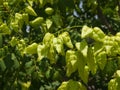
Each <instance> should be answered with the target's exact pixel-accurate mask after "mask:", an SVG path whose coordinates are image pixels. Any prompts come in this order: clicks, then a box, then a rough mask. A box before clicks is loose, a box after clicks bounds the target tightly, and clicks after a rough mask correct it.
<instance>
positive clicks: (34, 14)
mask: <svg viewBox="0 0 120 90" xmlns="http://www.w3.org/2000/svg"><path fill="white" fill-rule="evenodd" d="M25 11H26V12H27V13H28V14H30V15H32V16H37V13H36V12H35V11H34V9H33V8H32V7H31V6H27V7H26V8H25Z"/></svg>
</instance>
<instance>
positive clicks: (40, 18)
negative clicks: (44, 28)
mask: <svg viewBox="0 0 120 90" xmlns="http://www.w3.org/2000/svg"><path fill="white" fill-rule="evenodd" d="M43 20H44V18H43V17H37V18H36V19H34V20H33V21H31V22H30V25H32V26H33V27H36V26H39V25H40V24H41V23H42V22H43Z"/></svg>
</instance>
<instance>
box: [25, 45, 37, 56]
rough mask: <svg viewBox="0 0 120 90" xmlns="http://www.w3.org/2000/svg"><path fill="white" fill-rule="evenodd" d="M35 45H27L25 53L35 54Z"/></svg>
mask: <svg viewBox="0 0 120 90" xmlns="http://www.w3.org/2000/svg"><path fill="white" fill-rule="evenodd" d="M37 46H38V44H37V43H32V44H31V45H29V46H28V47H26V48H25V53H28V54H36V53H37Z"/></svg>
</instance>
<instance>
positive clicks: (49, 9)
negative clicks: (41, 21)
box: [45, 7, 54, 15]
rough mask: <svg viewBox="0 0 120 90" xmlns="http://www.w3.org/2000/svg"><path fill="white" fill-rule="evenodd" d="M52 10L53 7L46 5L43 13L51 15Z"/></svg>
mask: <svg viewBox="0 0 120 90" xmlns="http://www.w3.org/2000/svg"><path fill="white" fill-rule="evenodd" d="M53 12H54V10H53V8H51V7H47V8H46V9H45V13H46V14H48V15H52V14H53Z"/></svg>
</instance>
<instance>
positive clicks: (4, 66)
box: [0, 58, 6, 71]
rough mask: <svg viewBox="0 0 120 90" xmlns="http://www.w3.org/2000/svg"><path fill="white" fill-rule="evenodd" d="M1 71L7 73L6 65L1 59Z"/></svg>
mask: <svg viewBox="0 0 120 90" xmlns="http://www.w3.org/2000/svg"><path fill="white" fill-rule="evenodd" d="M0 69H1V70H2V71H5V69H6V65H5V63H4V61H3V59H2V58H0Z"/></svg>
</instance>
